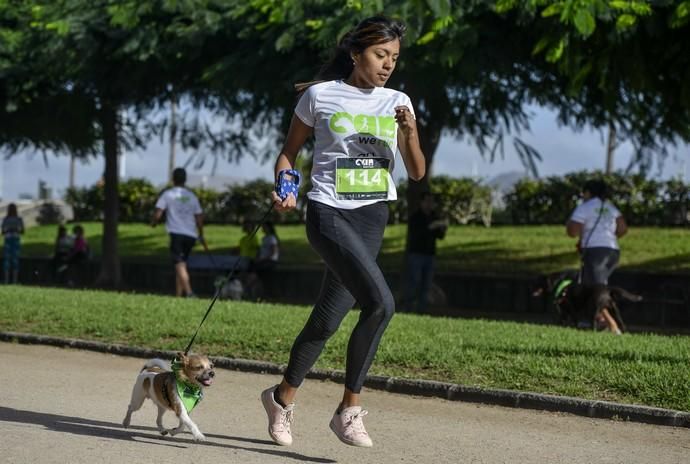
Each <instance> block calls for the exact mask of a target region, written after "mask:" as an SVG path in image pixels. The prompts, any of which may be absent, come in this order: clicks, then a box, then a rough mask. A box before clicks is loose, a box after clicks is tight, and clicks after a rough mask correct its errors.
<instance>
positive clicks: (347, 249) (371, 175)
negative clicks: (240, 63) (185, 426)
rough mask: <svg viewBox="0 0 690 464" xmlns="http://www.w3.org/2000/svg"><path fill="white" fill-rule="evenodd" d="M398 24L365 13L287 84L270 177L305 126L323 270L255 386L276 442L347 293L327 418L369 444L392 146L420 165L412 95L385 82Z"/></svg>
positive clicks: (312, 213)
mask: <svg viewBox="0 0 690 464" xmlns="http://www.w3.org/2000/svg"><path fill="white" fill-rule="evenodd" d="M404 32H405V26H404V25H403V24H401V23H399V22H397V21H394V20H391V19H388V18H386V17H382V16H375V17H371V18H368V19H365V20H364V21H362V22H361V23H360V24H359V25H358V26H357V27H356V28H354V29H353V30H351V31H350V32H348V33H347V34H346V35H345V36H344V37H343V38H342V39H341V40H340V43H339V44H338V46H337V48H336V51H335V54H334V56H333V58H332V60H331V61H330V62H329V63H327V64H326V65H325V66H324V67H323V68H322V70H321V72H320V73H319V75H318V76H317V79H318V80H317V81H314V82H310V83H307V84H302V85H300V84H298V85H297V86H296V88H297V90H298V91H301V92H303V93H302V95H301V97H300V99H299V101H298V103H297V106H296V108H295V113H294V115H293V118H292V122H291V124H290V128H289V130H288V134H287V137H286V140H285V143H284V145H283V148H282V150H281V152H280V154H279V155H278V159H277V161H276V165H275V173H276V180H278V179H280V178H281V174H280V173H281V172H283V171H285V170H291V169H294V166H295V160H296V158H297V154H298V153H299V151H300V149H301V147H302V145H303V144H304V143H305V141H306V140H307V139H308V138H309V137H310V136H312V135H313V136H314V139H315V143H314V158H313V168H312V172H311V182H312V185H313V188H312V190H311V191H310V192H309V193H308V194H307V197H308V203H307V226H306V230H307V238H308V239H309V243H310V244H311V246H312V247H313V248H314V250H315V251H316V252H317V253H318V254H319V255H320V256H321V258H322V259H323V260H324V262H325V263H326V272H325V276H324V280H323V283H322V288H321V292H320V295H319V297H318V299H317V301H316V304H315V305H314V309H313V311H312V313H311V316H310V317H309V319H308V321H307V322H306V325H305V326H304V328H303V329H302V332H301V333H300V334H299V335H298V336H297V339H296V340H295V342H294V345H293V347H292V350H291V352H290V361H289V363H288V366H287V370H286V372H285V375H284V377H283V379H282V382H281V383H280V384H279V385H275V386H273V387H270V388H268V389H266V390H265V391H263V393H262V394H261V401H262V403H263V405H264V408H265V410H266V413H267V415H268V424H269V425H268V428H269V434H270V436H271V438H272V439H273V441H275V442H276V443H278V444H280V445H290V444H291V443H292V431H291V425H292V417H293V411H294V407H295V404H294V399H295V396H296V393H297V389H298V388H299V386H300V385H301V384H302V381H303V380H304V378H305V376H306V374H307V372H308V371H309V370H310V369H311V367H312V366H313V365H314V363H315V362H316V360H317V358H318V357H319V355H320V354H321V351H322V350H323V347H324V345H325V343H326V341H327V340H328V338H329V337H330V336H331V335H332V334H333V333H334V332H335V331H336V330H337V329H338V327H339V325H340V323H341V321H342V320H343V318H344V317H345V316H346V314H347V313H348V311H349V310H350V309H351V308H352V307H353V305H354V303H355V301H356V302H358V304H359V306H360V309H361V311H360V315H359V320H358V322H357V324H356V326H355V328H354V330H353V331H352V334H351V336H350V341H349V344H348V350H347V363H346V366H345V372H346V374H345V391H344V394H343V398H342V401H341V402H340V404H339V405H338V406H337V408H336V411H335V413H334V414H333V418H332V420H331V423H330V428H331V430H333V432H334V433H335V434H336V435H337V437H338V438H339V439H340V440H341V441H342V442H344V443H346V444H348V445H353V446H366V447H369V446H372V440H371V438H370V437H369V435H368V433H367V431H366V429H365V428H364V423H363V422H362V418H363V417H364V416H365V415H366V414H367V411H365V410H364V409H362V407H361V402H360V393H361V390H362V384H363V383H364V379H365V377H366V375H367V371H368V370H369V367H370V366H371V363H372V360H373V358H374V355H375V354H376V350H377V348H378V345H379V341H380V340H381V336H382V335H383V331H384V330H385V328H386V326H387V325H388V323H389V321H390V320H391V317H393V312H394V310H395V303H394V300H393V295H392V293H391V290H390V288H389V287H388V285H387V284H386V280H385V279H384V276H383V273H382V272H381V269H380V268H379V266H378V265H377V263H376V256H377V254H378V252H379V249H380V247H381V242H382V239H383V232H384V229H385V227H386V223H387V222H388V205H387V202H388V201H393V200H396V199H397V194H396V190H395V185H394V183H393V179H392V177H391V173H392V172H393V164H394V162H395V153H396V151H398V150H399V151H400V154H401V156H402V159H403V162H404V164H405V167H406V169H407V173H408V175H409V177H410V178H412V179H414V180H419V179H421V178H422V177H424V174H425V160H424V154H423V153H422V150H421V148H420V145H419V139H418V134H417V126H416V123H415V118H414V113H413V109H412V103H411V102H410V99H409V97H408V96H407V95H405V94H404V93H402V92H399V91H397V90H392V89H387V88H385V87H384V85H385V84H386V82H387V81H388V79H389V78H390V77H391V74H392V73H393V70H394V69H395V65H396V62H397V60H398V57H399V56H400V42H401V39H402V37H403V34H404ZM273 201H274V203H275V207H276V209H277V210H278V211H281V212H284V211H289V210H291V209H293V208H295V206H296V198H295V196H294V195H293V194H291V193H290V194H288V195H287V197H286V198H284V199H281V198H280V196H279V195H278V194H277V193H275V192H274V193H273Z"/></svg>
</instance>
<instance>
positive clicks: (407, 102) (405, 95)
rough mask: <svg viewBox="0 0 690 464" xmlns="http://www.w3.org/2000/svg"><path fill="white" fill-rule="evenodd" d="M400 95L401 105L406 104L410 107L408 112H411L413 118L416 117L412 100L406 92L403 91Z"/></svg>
mask: <svg viewBox="0 0 690 464" xmlns="http://www.w3.org/2000/svg"><path fill="white" fill-rule="evenodd" d="M401 93H402V92H401ZM402 95H403V105H405V106H407V107H408V108H409V109H410V113H412V116H414V118H415V119H417V115H416V114H414V105H413V104H412V100H410V97H408V96H407V94H405V93H403V94H402Z"/></svg>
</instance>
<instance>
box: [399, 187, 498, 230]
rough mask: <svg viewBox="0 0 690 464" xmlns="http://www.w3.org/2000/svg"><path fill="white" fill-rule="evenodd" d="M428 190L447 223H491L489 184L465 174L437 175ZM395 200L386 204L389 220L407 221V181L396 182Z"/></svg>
mask: <svg viewBox="0 0 690 464" xmlns="http://www.w3.org/2000/svg"><path fill="white" fill-rule="evenodd" d="M430 188H431V192H432V193H433V194H434V195H435V197H436V203H437V207H438V209H439V211H440V212H441V214H442V215H444V216H445V217H447V218H448V220H449V222H450V223H451V224H483V225H485V226H487V227H489V226H490V225H491V218H492V214H493V207H492V196H493V191H492V189H491V187H489V186H487V185H484V184H482V183H481V181H477V180H474V179H471V178H469V177H462V178H452V177H449V176H438V177H434V178H433V179H432V180H431V185H430ZM397 189H398V200H397V201H395V202H390V203H389V204H388V206H389V210H390V219H389V222H390V223H393V224H398V223H401V222H407V216H408V209H409V208H408V204H407V182H404V181H400V182H399V185H398V188H397Z"/></svg>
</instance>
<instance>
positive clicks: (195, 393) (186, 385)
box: [171, 358, 204, 413]
mask: <svg viewBox="0 0 690 464" xmlns="http://www.w3.org/2000/svg"><path fill="white" fill-rule="evenodd" d="M171 367H172V371H173V373H174V374H175V384H176V385H177V394H178V395H179V397H180V399H181V400H182V404H183V405H184V408H185V409H186V410H187V413H191V412H192V409H194V407H195V406H196V405H197V404H199V401H201V400H202V399H203V398H204V392H203V391H201V388H200V387H199V386H197V385H194V384H192V383H190V382H188V381H186V380H184V379H182V378H180V370H181V369H182V365H181V364H180V361H179V360H177V358H175V359H173V361H172V363H171Z"/></svg>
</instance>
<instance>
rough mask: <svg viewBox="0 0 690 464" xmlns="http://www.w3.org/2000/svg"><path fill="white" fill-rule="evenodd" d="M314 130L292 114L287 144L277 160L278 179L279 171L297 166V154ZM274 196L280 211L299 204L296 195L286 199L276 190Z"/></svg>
mask: <svg viewBox="0 0 690 464" xmlns="http://www.w3.org/2000/svg"><path fill="white" fill-rule="evenodd" d="M313 131H314V129H313V128H312V127H309V126H307V125H306V124H305V123H303V122H302V120H301V119H300V118H298V117H297V116H295V115H293V116H292V121H291V122H290V128H289V129H288V134H287V137H286V138H285V144H284V145H283V148H282V149H281V150H280V154H279V155H278V159H277V160H276V165H275V178H276V179H278V173H279V172H280V171H282V170H283V169H294V168H295V160H296V159H297V155H298V154H299V151H300V149H301V148H302V145H304V142H306V140H307V138H308V137H310V136H311V134H312V133H313ZM272 196H273V202H274V204H275V208H276V210H278V211H280V212H283V211H288V210H291V209H294V208H295V207H296V206H297V200H296V199H295V197H294V195H288V197H287V198H286V199H285V200H282V199H281V198H280V197H279V196H278V194H277V193H276V192H275V191H274V192H272Z"/></svg>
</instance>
